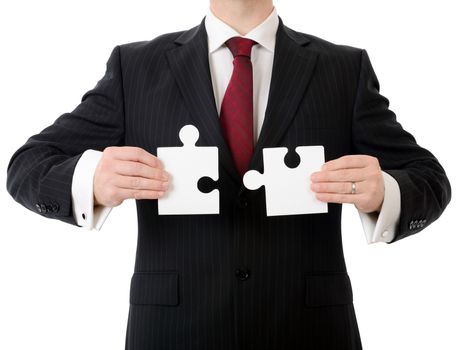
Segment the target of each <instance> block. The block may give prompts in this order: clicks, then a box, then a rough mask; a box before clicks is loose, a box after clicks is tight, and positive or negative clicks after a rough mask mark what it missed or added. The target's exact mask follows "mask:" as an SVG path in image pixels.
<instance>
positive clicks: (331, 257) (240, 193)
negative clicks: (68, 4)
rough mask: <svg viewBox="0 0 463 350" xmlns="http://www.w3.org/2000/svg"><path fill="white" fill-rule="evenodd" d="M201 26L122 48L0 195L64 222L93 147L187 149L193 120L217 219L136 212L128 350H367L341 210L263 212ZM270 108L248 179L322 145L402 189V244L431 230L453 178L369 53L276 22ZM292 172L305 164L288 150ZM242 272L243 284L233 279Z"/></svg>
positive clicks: (151, 209)
mask: <svg viewBox="0 0 463 350" xmlns="http://www.w3.org/2000/svg"><path fill="white" fill-rule="evenodd" d="M206 39H207V38H206V32H205V28H204V20H203V22H201V24H200V25H199V26H197V27H194V28H192V29H191V30H188V31H184V32H177V33H169V34H165V35H162V36H160V37H157V38H155V39H153V40H151V41H146V42H137V43H129V44H124V45H120V46H117V47H115V49H114V50H113V52H112V53H111V56H110V58H109V60H108V63H107V71H106V74H105V75H104V77H103V78H102V79H101V80H100V81H99V82H98V84H97V85H96V86H95V87H94V88H93V89H92V90H90V91H88V92H87V93H86V94H85V95H84V97H83V99H82V102H81V104H80V105H79V106H77V108H76V109H75V110H74V111H72V112H71V113H66V114H63V115H62V116H60V117H59V118H58V119H57V120H56V121H55V122H54V123H53V125H51V126H49V127H47V128H46V129H44V130H43V131H42V132H41V133H39V134H37V135H34V136H32V137H31V138H29V139H28V140H27V142H26V143H25V144H24V145H23V146H22V147H21V148H20V149H18V150H17V151H16V152H15V153H14V154H13V156H12V158H11V161H10V163H9V165H8V174H7V175H8V177H7V189H8V191H9V192H10V194H11V195H12V196H13V198H14V199H15V200H16V201H18V202H19V203H21V204H22V205H24V206H25V207H27V208H28V209H30V210H34V211H36V210H37V209H36V204H39V208H40V204H43V205H45V206H47V205H48V206H51V205H52V204H55V205H56V206H55V209H56V208H58V209H56V210H54V209H51V210H50V211H48V210H45V211H42V212H41V215H43V216H44V217H47V218H52V219H59V220H62V221H65V222H68V223H70V224H76V223H75V222H74V221H73V217H72V211H71V209H72V208H71V179H72V171H73V167H74V166H75V163H76V161H77V160H78V158H79V156H80V155H81V154H82V152H84V151H85V150H86V149H88V148H93V149H97V150H103V149H104V148H105V147H106V146H110V145H132V146H139V147H143V148H144V149H146V150H147V151H149V152H151V153H154V154H156V148H157V147H160V146H180V141H179V140H178V130H179V129H180V128H181V127H182V126H183V125H185V124H188V123H192V124H194V125H195V126H196V127H198V129H199V131H200V138H199V141H198V144H199V145H214V146H218V147H219V157H220V159H219V160H220V168H219V185H218V186H219V190H220V215H181V216H175V217H173V216H158V215H157V201H155V200H137V201H136V206H137V216H138V246H137V253H136V263H135V271H134V275H133V278H132V282H131V293H130V309H129V317H128V324H127V338H126V349H128V350H145V349H163V350H164V349H182V350H183V349H201V350H205V349H223V350H226V349H246V350H248V349H249V350H250V349H317V350H331V349H333V350H334V349H336V350H344V349H345V350H347V349H350V350H353V349H356V350H358V349H361V348H362V346H361V340H360V335H359V329H358V325H357V321H356V317H355V311H354V306H353V305H354V304H353V293H352V287H351V284H350V279H349V276H348V274H347V272H346V266H345V262H344V257H343V250H342V240H341V231H340V230H341V209H342V206H341V205H339V204H332V203H330V204H328V213H326V214H314V215H295V216H281V217H278V216H277V217H266V216H265V197H264V190H263V188H261V189H259V190H257V191H248V190H246V189H245V188H244V187H243V186H242V182H241V179H240V177H239V175H238V173H237V171H236V169H235V167H234V166H233V160H232V157H231V154H230V151H229V149H228V147H227V144H226V142H225V141H224V138H223V136H222V134H221V130H220V124H219V120H218V115H217V110H216V107H215V103H214V98H213V91H212V85H211V79H210V73H209V66H208V60H207V57H208V56H207V41H206ZM272 74H273V75H272V81H271V86H270V93H269V101H268V106H267V110H266V115H265V120H264V124H263V127H262V130H261V133H260V136H259V139H258V142H257V145H256V147H255V150H254V153H253V156H252V159H251V164H250V168H251V169H257V170H259V171H262V170H263V164H262V148H263V147H273V146H287V147H289V148H290V149H291V150H293V149H294V147H295V146H298V145H319V144H322V145H324V146H325V152H326V154H325V156H326V159H327V160H329V159H334V158H337V157H340V156H342V155H345V154H353V153H364V154H371V155H373V156H376V157H378V159H379V160H380V164H381V166H382V168H383V169H384V170H385V171H387V172H388V173H390V174H391V175H392V176H394V178H396V179H397V181H398V182H399V186H400V190H401V201H402V212H401V217H400V226H399V229H398V233H397V235H396V238H395V240H394V241H397V240H399V239H401V238H404V237H406V236H408V235H411V234H414V233H417V232H419V231H420V230H422V227H421V228H416V227H413V228H411V226H409V225H408V223H409V222H410V220H413V219H416V218H420V217H421V218H426V219H427V224H430V223H431V222H433V221H434V220H436V219H437V218H438V217H439V215H440V214H441V213H442V211H443V210H444V208H445V207H446V205H447V204H448V202H449V201H450V197H451V191H450V184H449V182H448V179H447V177H446V174H445V171H444V169H443V168H442V167H441V165H440V164H439V162H438V161H437V159H436V158H435V157H434V156H433V155H432V154H431V153H430V152H429V151H428V150H426V149H424V148H422V147H420V146H418V145H417V144H416V142H415V139H414V138H413V136H412V135H411V134H410V133H408V132H407V131H405V130H404V129H402V127H401V125H400V124H399V123H398V122H397V121H396V118H395V114H394V113H393V112H392V111H390V110H389V109H388V101H387V99H386V98H385V97H383V96H381V95H380V94H379V84H378V81H377V79H376V76H375V73H374V71H373V68H372V66H371V63H370V61H369V59H368V55H367V53H366V51H364V50H361V49H357V48H353V47H349V46H342V45H335V44H332V43H329V42H327V41H324V40H322V39H320V38H317V37H314V36H311V35H307V34H303V33H298V32H295V31H293V30H291V29H289V28H288V27H286V26H284V25H283V23H282V22H281V19H280V25H279V28H278V32H277V38H276V47H275V59H274V66H273V71H272ZM287 158H288V159H287V160H288V163H289V164H291V165H297V161H298V159H297V155H296V154H295V152H294V151H290V152H289V154H288V156H287ZM236 270H240V271H246V272H247V274H243V273H239V274H237V275H236V274H235V273H236Z"/></svg>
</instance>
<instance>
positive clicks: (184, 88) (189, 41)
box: [166, 16, 318, 187]
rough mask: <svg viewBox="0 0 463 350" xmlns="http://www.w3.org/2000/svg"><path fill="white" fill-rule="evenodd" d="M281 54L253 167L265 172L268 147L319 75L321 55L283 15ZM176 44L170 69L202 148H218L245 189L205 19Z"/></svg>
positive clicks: (279, 136) (278, 46) (277, 40)
mask: <svg viewBox="0 0 463 350" xmlns="http://www.w3.org/2000/svg"><path fill="white" fill-rule="evenodd" d="M278 20H279V23H278V29H277V32H276V38H275V56H274V60H273V68H272V77H271V82H270V90H269V98H268V103H267V108H266V111H265V117H264V122H263V125H262V129H261V132H260V134H259V138H258V140H257V143H256V146H255V149H254V153H253V155H252V158H251V161H250V165H249V169H250V170H251V169H255V170H257V171H259V172H263V157H262V149H263V148H264V147H276V146H279V142H280V140H281V139H282V137H283V136H284V134H285V132H286V130H287V129H288V127H289V125H290V124H291V121H292V120H293V118H294V116H295V114H296V110H297V108H298V106H299V103H300V101H301V99H302V97H303V95H304V92H305V91H306V90H307V86H308V84H309V82H310V80H311V77H312V74H313V72H314V69H315V66H316V63H317V59H318V53H317V52H316V51H315V50H312V49H311V48H310V45H309V44H310V39H309V38H308V37H307V36H305V35H303V34H300V33H298V32H296V31H294V30H292V29H290V28H288V27H286V26H285V25H284V24H283V21H282V20H281V18H280V17H279V16H278ZM174 42H175V44H176V46H175V47H174V48H172V49H170V50H168V51H166V57H167V60H168V62H169V66H170V68H171V70H172V73H173V75H174V77H175V80H176V82H177V84H178V86H179V89H180V91H181V94H182V96H183V97H184V100H185V103H186V105H187V108H188V109H189V110H190V111H191V118H192V119H193V124H194V125H195V126H196V127H197V128H198V129H199V132H200V138H199V140H198V142H197V145H198V146H200V145H202V146H206V145H207V146H217V147H218V148H219V162H220V164H221V165H222V166H223V167H224V168H225V170H226V171H227V172H228V173H229V174H230V175H231V177H232V178H233V179H234V180H235V181H236V182H237V184H238V185H239V186H241V187H242V186H243V181H242V178H241V177H240V175H239V173H238V171H237V169H236V168H235V165H234V162H233V158H232V155H231V152H230V149H229V147H228V144H227V143H226V141H225V139H224V137H223V135H222V130H221V127H220V122H219V116H218V114H217V108H216V105H215V100H214V93H213V88H212V81H211V76H210V68H209V59H208V41H207V32H206V29H205V17H204V18H203V20H202V21H201V23H200V24H199V25H198V26H196V27H193V28H191V29H190V30H187V31H185V32H183V33H182V34H180V35H179V36H178V37H177V38H176V39H175V41H174Z"/></svg>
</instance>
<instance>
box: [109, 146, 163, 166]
mask: <svg viewBox="0 0 463 350" xmlns="http://www.w3.org/2000/svg"><path fill="white" fill-rule="evenodd" d="M108 151H109V152H112V153H111V155H112V156H113V158H114V159H118V160H128V161H134V162H140V163H144V164H146V165H148V166H150V167H153V168H157V167H158V168H162V162H161V161H160V160H159V159H158V158H157V157H156V156H155V155H153V154H151V153H149V152H147V151H145V150H144V149H143V148H140V147H133V146H123V147H112V148H110V149H109V150H108Z"/></svg>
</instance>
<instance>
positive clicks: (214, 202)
mask: <svg viewBox="0 0 463 350" xmlns="http://www.w3.org/2000/svg"><path fill="white" fill-rule="evenodd" d="M179 138H180V141H182V143H183V146H182V147H158V149H157V156H158V157H159V159H160V160H161V162H163V163H164V169H165V170H166V171H167V172H168V173H169V174H170V175H171V176H170V186H169V189H168V190H167V192H166V193H165V195H164V196H163V197H161V198H159V199H158V213H159V215H175V214H219V191H218V190H217V189H215V190H212V191H211V192H209V193H204V192H201V191H200V190H199V188H198V182H199V181H200V180H201V179H203V178H210V179H211V180H215V181H217V180H218V178H219V150H218V148H217V147H214V146H201V147H198V146H196V142H197V141H198V139H199V131H198V129H197V128H196V127H195V126H193V125H185V126H183V127H182V128H181V129H180V131H179Z"/></svg>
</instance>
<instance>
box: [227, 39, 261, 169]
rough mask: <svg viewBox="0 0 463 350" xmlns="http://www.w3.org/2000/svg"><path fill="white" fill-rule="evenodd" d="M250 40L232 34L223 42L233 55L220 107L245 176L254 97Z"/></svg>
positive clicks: (251, 149)
mask: <svg viewBox="0 0 463 350" xmlns="http://www.w3.org/2000/svg"><path fill="white" fill-rule="evenodd" d="M254 44H257V43H256V42H255V41H253V40H251V39H246V38H241V37H233V38H231V39H229V40H227V41H226V42H225V45H227V47H228V48H229V49H230V51H231V53H232V54H233V57H234V58H233V73H232V76H231V78H230V82H229V83H228V86H227V90H226V91H225V95H224V97H223V101H222V106H221V108H220V124H221V126H222V131H223V134H224V137H225V139H226V141H227V143H228V146H229V148H230V150H231V152H232V157H233V160H234V162H235V165H236V168H237V170H238V172H239V173H240V175H241V176H243V175H244V173H245V172H246V170H247V169H248V166H249V161H250V160H251V156H252V152H253V148H254V138H253V99H252V64H251V60H250V56H251V49H252V46H253V45H254Z"/></svg>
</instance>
